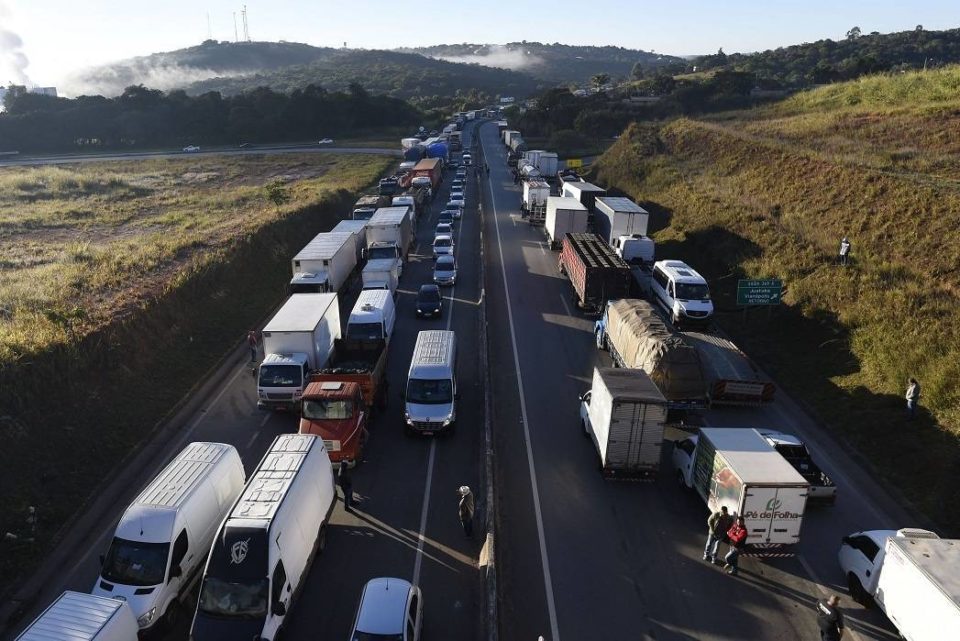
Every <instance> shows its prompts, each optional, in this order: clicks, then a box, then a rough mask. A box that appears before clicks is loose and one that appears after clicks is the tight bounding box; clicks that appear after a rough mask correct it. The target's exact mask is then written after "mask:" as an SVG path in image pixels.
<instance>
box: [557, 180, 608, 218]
mask: <svg viewBox="0 0 960 641" xmlns="http://www.w3.org/2000/svg"><path fill="white" fill-rule="evenodd" d="M606 194H607V190H606V189H604V188H603V187H597V186H596V185H594V184H593V183H588V182H585V181H579V182H564V183H563V188H562V189H561V191H560V195H561V196H567V197H568V198H575V199H576V200H577V201H579V202H580V204H582V205H583V206H584V207H586V208H587V211H588V212H590V218H589V220H590V222H591V223H592V222H593V220H594V213H593V208H594V204H595V202H596V199H597V196H605V195H606Z"/></svg>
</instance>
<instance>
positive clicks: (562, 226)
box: [544, 196, 589, 248]
mask: <svg viewBox="0 0 960 641" xmlns="http://www.w3.org/2000/svg"><path fill="white" fill-rule="evenodd" d="M588 215H589V212H588V211H587V208H586V207H584V206H583V205H582V204H581V203H580V201H579V200H577V199H576V198H564V197H562V196H549V197H548V198H547V218H546V221H545V223H544V228H545V229H546V232H547V238H548V239H549V240H550V247H551V248H557V247H559V246H560V243H561V242H562V241H563V237H564V235H566V234H573V233H582V232H585V231H587V216H588Z"/></svg>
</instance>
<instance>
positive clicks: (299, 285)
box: [290, 271, 330, 294]
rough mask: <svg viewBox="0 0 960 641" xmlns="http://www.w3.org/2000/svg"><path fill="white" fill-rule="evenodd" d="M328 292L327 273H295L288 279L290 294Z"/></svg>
mask: <svg viewBox="0 0 960 641" xmlns="http://www.w3.org/2000/svg"><path fill="white" fill-rule="evenodd" d="M329 291H330V281H329V279H328V278H327V272H325V271H322V272H297V273H296V274H294V275H293V278H291V279H290V293H291V294H324V293H326V292H329Z"/></svg>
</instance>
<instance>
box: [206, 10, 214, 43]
mask: <svg viewBox="0 0 960 641" xmlns="http://www.w3.org/2000/svg"><path fill="white" fill-rule="evenodd" d="M207 40H213V27H211V26H210V12H209V11H208V12H207Z"/></svg>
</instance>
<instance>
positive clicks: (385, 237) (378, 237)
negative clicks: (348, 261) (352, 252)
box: [366, 206, 413, 260]
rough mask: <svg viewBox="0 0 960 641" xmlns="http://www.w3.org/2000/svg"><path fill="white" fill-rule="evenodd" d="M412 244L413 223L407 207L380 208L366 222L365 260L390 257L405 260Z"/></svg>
mask: <svg viewBox="0 0 960 641" xmlns="http://www.w3.org/2000/svg"><path fill="white" fill-rule="evenodd" d="M412 243H413V221H412V220H411V218H410V208H409V207H406V206H402V207H381V208H380V209H378V210H377V213H375V214H374V215H373V217H372V218H371V219H370V220H369V221H367V252H366V257H367V260H372V259H374V258H391V257H396V258H400V259H401V260H406V259H407V254H408V253H409V252H410V245H411V244H412ZM391 248H393V249H392V253H391Z"/></svg>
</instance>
